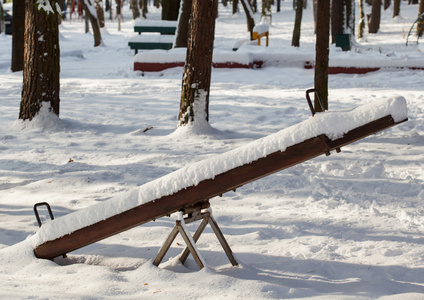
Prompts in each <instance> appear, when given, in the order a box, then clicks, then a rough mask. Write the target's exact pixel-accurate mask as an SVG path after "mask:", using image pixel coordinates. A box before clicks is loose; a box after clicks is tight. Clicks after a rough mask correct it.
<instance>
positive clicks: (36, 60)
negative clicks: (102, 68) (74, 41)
mask: <svg viewBox="0 0 424 300" xmlns="http://www.w3.org/2000/svg"><path fill="white" fill-rule="evenodd" d="M50 3H51V4H53V5H51V6H44V7H40V6H38V5H37V4H36V1H34V0H29V1H26V18H25V45H24V49H25V51H24V69H23V84H22V98H21V105H20V111H19V119H23V120H32V119H33V118H34V116H35V115H36V114H37V113H38V112H39V111H40V109H41V107H42V106H43V105H48V107H49V110H50V111H52V112H54V113H55V114H56V115H59V102H60V98H59V90H60V87H59V73H60V50H59V27H58V17H57V14H58V13H60V12H54V11H53V8H55V7H57V6H56V5H55V4H56V3H57V0H51V1H50Z"/></svg>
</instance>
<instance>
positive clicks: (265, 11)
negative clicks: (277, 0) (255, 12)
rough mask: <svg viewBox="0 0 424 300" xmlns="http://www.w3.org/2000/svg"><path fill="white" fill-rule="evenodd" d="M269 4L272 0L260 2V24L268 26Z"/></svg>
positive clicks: (269, 22) (270, 17)
mask: <svg viewBox="0 0 424 300" xmlns="http://www.w3.org/2000/svg"><path fill="white" fill-rule="evenodd" d="M271 3H272V0H262V12H261V22H266V23H268V24H271V20H272V14H271Z"/></svg>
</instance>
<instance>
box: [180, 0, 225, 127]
mask: <svg viewBox="0 0 424 300" xmlns="http://www.w3.org/2000/svg"><path fill="white" fill-rule="evenodd" d="M217 5H218V0H212V1H204V0H193V6H192V15H191V18H190V37H189V40H188V47H187V57H186V63H185V66H184V75H183V80H182V92H181V102H180V112H179V115H178V126H179V127H181V126H185V125H188V124H191V125H193V126H199V127H200V126H203V125H204V124H205V123H208V121H209V90H210V82H211V71H212V54H213V43H214V36H215V19H216V12H217V10H216V8H217Z"/></svg>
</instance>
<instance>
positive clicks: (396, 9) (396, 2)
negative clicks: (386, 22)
mask: <svg viewBox="0 0 424 300" xmlns="http://www.w3.org/2000/svg"><path fill="white" fill-rule="evenodd" d="M399 14H400V0H394V2H393V18H396V17H397V16H399Z"/></svg>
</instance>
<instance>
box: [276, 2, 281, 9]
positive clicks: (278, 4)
mask: <svg viewBox="0 0 424 300" xmlns="http://www.w3.org/2000/svg"><path fill="white" fill-rule="evenodd" d="M280 11H281V0H277V12H280Z"/></svg>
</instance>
